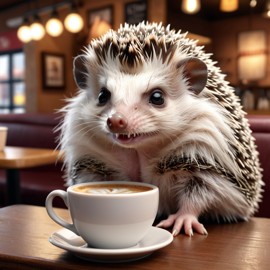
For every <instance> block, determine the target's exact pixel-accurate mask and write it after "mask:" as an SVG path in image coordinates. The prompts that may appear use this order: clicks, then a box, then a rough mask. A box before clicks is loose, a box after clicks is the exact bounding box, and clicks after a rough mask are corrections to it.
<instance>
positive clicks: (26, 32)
mask: <svg viewBox="0 0 270 270" xmlns="http://www.w3.org/2000/svg"><path fill="white" fill-rule="evenodd" d="M17 36H18V38H19V40H20V41H22V42H23V43H27V42H29V41H31V40H32V34H31V29H30V27H29V20H28V19H27V18H26V17H25V18H24V19H23V23H22V25H21V26H20V27H19V29H18V31H17Z"/></svg>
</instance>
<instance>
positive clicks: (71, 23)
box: [64, 13, 83, 33]
mask: <svg viewBox="0 0 270 270" xmlns="http://www.w3.org/2000/svg"><path fill="white" fill-rule="evenodd" d="M64 24H65V27H66V29H67V30H68V31H69V32H71V33H78V32H80V31H81V30H82V28H83V19H82V17H81V16H80V15H79V14H78V13H70V14H69V15H67V17H66V18H65V21H64Z"/></svg>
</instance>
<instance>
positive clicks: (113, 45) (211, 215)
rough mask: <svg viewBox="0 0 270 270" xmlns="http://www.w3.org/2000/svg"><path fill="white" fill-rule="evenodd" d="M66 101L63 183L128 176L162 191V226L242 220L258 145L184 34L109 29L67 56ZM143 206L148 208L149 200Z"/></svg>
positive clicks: (151, 27) (254, 196)
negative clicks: (71, 91)
mask: <svg viewBox="0 0 270 270" xmlns="http://www.w3.org/2000/svg"><path fill="white" fill-rule="evenodd" d="M74 77H75V80H76V83H77V85H78V87H79V93H78V95H77V96H76V97H74V98H73V99H71V100H70V101H69V104H68V105H67V106H66V107H65V108H64V110H63V111H65V113H66V116H65V119H64V122H63V124H62V126H61V130H62V135H61V140H60V146H61V149H62V150H63V151H64V152H65V165H66V169H67V184H68V185H71V184H75V183H78V182H87V181H104V180H123V181H124V180H130V181H143V182H148V183H152V184H155V185H157V186H158V187H159V189H160V205H159V213H160V214H163V215H164V214H165V215H168V219H166V220H164V221H162V223H161V224H160V225H162V226H163V227H169V226H171V225H173V224H174V225H173V232H174V234H175V235H176V234H178V233H179V232H180V230H181V228H183V229H184V231H185V233H186V234H188V235H192V234H193V230H195V231H197V232H198V233H201V234H206V230H205V228H204V226H203V225H202V224H200V223H199V221H198V218H201V217H202V218H207V219H212V220H216V221H237V220H239V219H248V218H249V217H250V216H252V215H253V214H254V212H255V211H256V210H257V208H258V202H259V201H260V198H261V191H262V188H261V187H262V185H263V183H262V180H261V169H260V166H259V161H258V153H257V151H256V147H255V144H254V140H253V138H252V136H251V131H250V129H249V126H248V122H247V120H246V119H245V117H244V112H243V111H242V109H241V106H240V103H239V100H238V98H237V97H236V95H235V94H234V90H233V89H232V88H231V87H230V86H229V85H228V83H227V82H226V81H225V80H224V76H223V75H222V74H221V71H220V69H219V68H217V67H216V66H215V63H214V62H213V61H212V60H211V59H210V55H209V54H206V53H205V52H204V51H203V48H202V47H199V46H197V45H196V42H195V41H193V40H190V39H188V38H186V34H182V33H180V32H175V31H173V30H171V29H170V28H169V27H167V28H164V27H163V26H162V25H161V24H159V25H158V24H154V23H153V24H149V23H146V24H145V23H141V24H139V25H137V26H132V25H125V26H123V27H121V28H120V29H119V30H118V31H117V32H115V31H113V30H111V31H109V32H108V33H107V34H105V35H104V36H102V37H101V38H99V39H96V40H93V41H92V42H91V43H90V44H89V45H88V47H86V48H85V50H84V54H82V55H80V56H78V57H76V59H75V60H74ZM146 207H147V206H146Z"/></svg>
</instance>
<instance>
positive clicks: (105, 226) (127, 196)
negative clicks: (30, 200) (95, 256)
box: [46, 181, 159, 249]
mask: <svg viewBox="0 0 270 270" xmlns="http://www.w3.org/2000/svg"><path fill="white" fill-rule="evenodd" d="M55 197H60V198H62V199H63V200H64V202H65V204H66V205H67V207H68V209H69V212H70V216H71V219H72V223H68V222H67V221H65V220H63V219H62V218H60V217H59V216H58V215H57V214H56V213H55V212H54V209H53V199H54V198H55ZM158 201H159V191H158V188H157V187H156V186H154V185H150V184H145V183H140V182H123V181H119V182H118V181H110V182H90V183H83V184H77V185H74V186H70V187H69V188H68V189H67V191H63V190H54V191H52V192H51V193H50V194H49V195H48V197H47V199H46V209H47V212H48V214H49V216H50V217H51V218H52V219H53V220H54V221H55V222H56V223H58V224H59V225H61V226H63V227H65V228H67V229H69V230H71V231H73V232H74V233H76V234H77V235H79V236H81V237H82V238H83V239H84V240H85V241H86V242H87V243H88V245H89V246H91V247H95V248H103V249H119V248H128V247H132V246H135V245H136V244H137V243H138V242H139V241H140V240H142V239H143V237H144V236H145V235H146V234H147V232H148V230H149V229H150V228H151V226H152V224H153V222H154V220H155V217H156V214H157V210H158Z"/></svg>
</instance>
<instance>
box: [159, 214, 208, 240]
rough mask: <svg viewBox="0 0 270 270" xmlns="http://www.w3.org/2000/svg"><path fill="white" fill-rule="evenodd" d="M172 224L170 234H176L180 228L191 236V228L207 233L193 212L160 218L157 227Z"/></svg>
mask: <svg viewBox="0 0 270 270" xmlns="http://www.w3.org/2000/svg"><path fill="white" fill-rule="evenodd" d="M172 225H173V230H172V235H173V236H176V235H178V234H179V233H180V231H181V229H182V228H183V229H184V232H185V234H186V235H188V236H193V229H194V230H195V231H196V232H197V233H199V234H203V235H207V234H208V233H207V230H206V229H205V227H204V226H203V224H201V223H200V222H199V221H198V218H197V217H196V216H195V215H193V214H179V213H176V214H173V215H170V216H169V217H168V218H167V219H165V220H162V221H161V222H160V223H159V224H158V225H157V227H163V228H169V227H171V226H172Z"/></svg>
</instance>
